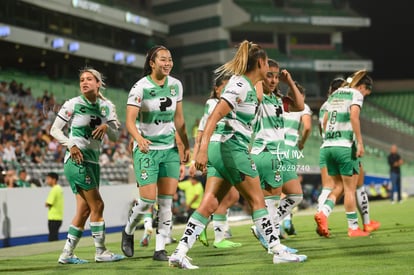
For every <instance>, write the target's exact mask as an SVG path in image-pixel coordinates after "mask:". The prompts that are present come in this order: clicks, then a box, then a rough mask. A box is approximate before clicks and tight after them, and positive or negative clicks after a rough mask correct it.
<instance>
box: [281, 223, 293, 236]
mask: <svg viewBox="0 0 414 275" xmlns="http://www.w3.org/2000/svg"><path fill="white" fill-rule="evenodd" d="M282 227H283V231H284V232H286V234H288V235H296V230H295V227H294V226H293V223H292V221H291V220H284V221H283V226H282Z"/></svg>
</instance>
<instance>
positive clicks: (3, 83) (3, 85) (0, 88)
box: [0, 80, 10, 94]
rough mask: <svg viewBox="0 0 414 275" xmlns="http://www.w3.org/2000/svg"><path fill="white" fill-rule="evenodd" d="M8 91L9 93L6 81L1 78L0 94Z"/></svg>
mask: <svg viewBox="0 0 414 275" xmlns="http://www.w3.org/2000/svg"><path fill="white" fill-rule="evenodd" d="M8 93H10V90H9V85H8V84H7V82H6V81H4V80H3V81H1V82H0V94H8Z"/></svg>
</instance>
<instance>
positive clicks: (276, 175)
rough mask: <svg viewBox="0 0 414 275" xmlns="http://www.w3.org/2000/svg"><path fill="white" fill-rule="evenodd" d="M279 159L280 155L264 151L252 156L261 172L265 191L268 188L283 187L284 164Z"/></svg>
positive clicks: (261, 180) (261, 182)
mask: <svg viewBox="0 0 414 275" xmlns="http://www.w3.org/2000/svg"><path fill="white" fill-rule="evenodd" d="M279 158H280V157H279V155H275V154H272V153H270V152H269V151H263V152H261V153H260V154H258V155H253V154H252V159H253V161H254V163H255V164H256V167H257V171H258V172H259V177H260V184H261V186H262V189H265V188H266V187H267V186H270V187H272V188H277V187H280V186H282V184H283V173H282V171H281V168H282V165H283V164H282V160H280V159H279Z"/></svg>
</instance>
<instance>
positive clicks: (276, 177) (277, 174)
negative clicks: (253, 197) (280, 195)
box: [275, 171, 282, 182]
mask: <svg viewBox="0 0 414 275" xmlns="http://www.w3.org/2000/svg"><path fill="white" fill-rule="evenodd" d="M281 180H282V176H281V175H280V172H279V171H276V173H275V181H277V182H279V181H281Z"/></svg>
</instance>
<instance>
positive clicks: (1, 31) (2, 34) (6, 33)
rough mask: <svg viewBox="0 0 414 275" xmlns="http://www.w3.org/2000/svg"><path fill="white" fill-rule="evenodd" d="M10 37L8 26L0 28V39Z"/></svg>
mask: <svg viewBox="0 0 414 275" xmlns="http://www.w3.org/2000/svg"><path fill="white" fill-rule="evenodd" d="M9 35H10V27H9V26H0V37H7V36H9Z"/></svg>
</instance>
